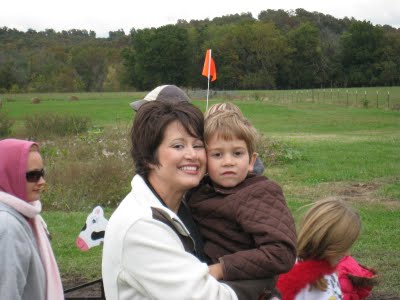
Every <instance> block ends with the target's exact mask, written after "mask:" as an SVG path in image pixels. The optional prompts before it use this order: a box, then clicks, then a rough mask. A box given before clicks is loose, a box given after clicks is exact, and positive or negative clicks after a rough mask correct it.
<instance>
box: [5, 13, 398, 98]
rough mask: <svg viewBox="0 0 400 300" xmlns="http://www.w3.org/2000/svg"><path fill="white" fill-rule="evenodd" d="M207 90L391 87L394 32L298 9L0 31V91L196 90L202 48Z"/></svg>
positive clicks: (395, 75) (202, 84)
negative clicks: (143, 24)
mask: <svg viewBox="0 0 400 300" xmlns="http://www.w3.org/2000/svg"><path fill="white" fill-rule="evenodd" d="M208 48H211V49H212V53H213V57H214V60H215V62H216V66H217V74H218V80H217V81H215V82H213V83H212V87H213V88H214V89H216V90H238V89H252V90H253V89H300V88H332V87H357V86H365V87H368V86H393V85H400V29H396V28H393V27H391V26H388V25H384V26H382V25H373V24H371V22H369V21H365V20H364V21H359V20H355V19H354V18H351V19H349V18H343V19H337V18H334V17H333V16H330V15H325V14H322V13H319V12H308V11H306V10H304V9H296V10H290V11H285V10H270V9H267V10H265V11H262V12H260V14H259V15H258V17H257V18H254V17H253V16H252V14H251V13H242V14H234V15H226V16H222V17H217V18H214V19H212V20H209V19H205V20H191V21H189V22H188V21H186V20H179V21H178V22H177V23H176V24H173V25H166V26H161V27H158V28H145V29H138V30H136V29H135V28H132V29H131V31H130V32H129V33H127V34H126V33H125V32H124V31H123V30H122V29H121V30H117V31H110V32H109V36H108V37H107V38H97V37H96V33H95V32H93V31H86V30H76V29H72V30H68V31H61V32H56V31H54V30H52V29H47V30H45V31H40V32H37V31H35V30H32V29H29V30H28V31H26V32H21V31H18V30H16V29H11V28H7V27H2V28H0V93H18V92H80V91H87V92H90V91H120V90H149V89H152V88H153V87H154V86H157V85H160V84H164V83H173V84H176V85H179V86H183V87H187V88H195V89H197V88H200V89H204V88H205V87H206V86H207V81H206V79H205V77H202V76H201V70H202V66H203V62H204V55H205V51H206V49H208Z"/></svg>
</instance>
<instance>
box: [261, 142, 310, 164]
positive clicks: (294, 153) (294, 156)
mask: <svg viewBox="0 0 400 300" xmlns="http://www.w3.org/2000/svg"><path fill="white" fill-rule="evenodd" d="M257 153H258V156H259V157H260V158H261V160H262V161H263V163H264V166H266V167H267V166H273V165H280V164H287V163H292V162H294V161H298V160H303V159H304V155H303V153H302V152H301V151H300V150H299V149H297V146H296V145H295V144H293V143H288V142H282V141H277V140H274V139H271V138H267V137H265V136H264V135H261V136H260V138H259V141H258V143H257Z"/></svg>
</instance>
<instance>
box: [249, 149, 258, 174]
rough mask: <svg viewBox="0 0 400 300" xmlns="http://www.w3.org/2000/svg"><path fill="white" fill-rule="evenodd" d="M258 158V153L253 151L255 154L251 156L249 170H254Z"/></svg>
mask: <svg viewBox="0 0 400 300" xmlns="http://www.w3.org/2000/svg"><path fill="white" fill-rule="evenodd" d="M256 159H257V153H256V152H253V154H252V155H251V156H250V162H249V172H253V169H254V164H255V163H256Z"/></svg>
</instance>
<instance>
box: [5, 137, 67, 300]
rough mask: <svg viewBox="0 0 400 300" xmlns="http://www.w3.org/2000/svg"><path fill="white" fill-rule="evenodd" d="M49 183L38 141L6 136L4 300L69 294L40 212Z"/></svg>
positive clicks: (50, 298) (53, 299)
mask: <svg viewBox="0 0 400 300" xmlns="http://www.w3.org/2000/svg"><path fill="white" fill-rule="evenodd" d="M45 182H46V181H45V180H44V169H43V160H42V157H41V155H40V152H39V146H38V144H36V143H35V142H29V141H24V140H17V139H5V140H2V141H0V249H1V255H0V268H1V272H0V298H1V299H13V300H18V299H38V300H42V299H47V300H61V299H64V294H63V289H62V284H61V278H60V274H59V271H58V267H57V264H56V260H55V258H54V254H53V251H52V249H51V245H50V242H49V239H48V235H47V230H46V224H45V223H44V221H43V219H42V218H41V216H40V212H41V210H42V206H41V203H40V200H39V199H40V192H41V190H42V189H43V187H44V184H45Z"/></svg>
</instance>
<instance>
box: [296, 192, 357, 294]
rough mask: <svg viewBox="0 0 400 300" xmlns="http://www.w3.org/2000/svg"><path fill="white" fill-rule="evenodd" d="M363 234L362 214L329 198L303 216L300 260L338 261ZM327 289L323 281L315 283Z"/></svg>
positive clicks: (338, 200) (299, 241) (313, 206)
mask: <svg viewBox="0 0 400 300" xmlns="http://www.w3.org/2000/svg"><path fill="white" fill-rule="evenodd" d="M360 231H361V220H360V216H359V214H358V213H357V212H356V211H355V210H354V209H353V208H352V207H351V206H350V205H349V204H348V203H346V202H345V201H343V200H341V199H338V198H335V197H330V198H326V199H323V200H320V201H317V202H315V203H314V204H313V205H312V207H311V208H310V209H309V210H308V211H307V212H306V214H305V215H304V217H303V219H302V222H301V225H300V231H299V235H298V240H297V256H298V258H299V259H301V260H310V259H314V260H326V261H328V262H329V263H331V264H332V263H333V262H334V261H335V260H337V261H336V263H337V262H339V261H338V259H340V257H341V256H344V255H345V254H346V252H347V251H348V250H350V248H351V246H352V245H353V244H354V242H355V241H356V240H357V238H358V236H359V234H360ZM314 286H315V287H317V288H319V289H321V290H325V289H326V281H325V280H324V279H323V278H322V279H320V280H319V281H317V282H316V283H315V284H314Z"/></svg>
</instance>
